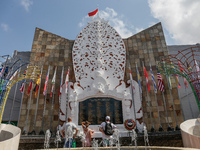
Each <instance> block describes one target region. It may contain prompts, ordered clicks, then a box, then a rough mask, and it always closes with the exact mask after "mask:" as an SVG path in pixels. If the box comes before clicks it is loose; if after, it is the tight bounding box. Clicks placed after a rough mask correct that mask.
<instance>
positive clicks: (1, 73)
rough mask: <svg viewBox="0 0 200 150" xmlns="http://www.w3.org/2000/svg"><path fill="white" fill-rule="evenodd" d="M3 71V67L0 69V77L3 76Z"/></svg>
mask: <svg viewBox="0 0 200 150" xmlns="http://www.w3.org/2000/svg"><path fill="white" fill-rule="evenodd" d="M4 71H5V66H4V67H3V68H2V69H1V72H0V77H2V76H3V74H4Z"/></svg>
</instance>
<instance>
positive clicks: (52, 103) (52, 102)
mask: <svg viewBox="0 0 200 150" xmlns="http://www.w3.org/2000/svg"><path fill="white" fill-rule="evenodd" d="M56 70H57V67H56V69H55V71H56ZM54 74H55V72H54ZM53 78H54V77H53ZM55 83H56V74H55ZM55 83H54V85H53V93H52V99H51V120H50V131H51V132H52V130H51V127H52V116H53V105H54V91H55Z"/></svg>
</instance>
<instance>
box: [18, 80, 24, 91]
mask: <svg viewBox="0 0 200 150" xmlns="http://www.w3.org/2000/svg"><path fill="white" fill-rule="evenodd" d="M24 86H25V82H23V83H22V86H21V87H20V89H19V90H20V91H21V92H22V93H23V91H24Z"/></svg>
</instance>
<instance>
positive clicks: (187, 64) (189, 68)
mask: <svg viewBox="0 0 200 150" xmlns="http://www.w3.org/2000/svg"><path fill="white" fill-rule="evenodd" d="M186 66H187V69H188V70H189V71H192V68H191V67H190V65H189V63H188V62H187V61H186Z"/></svg>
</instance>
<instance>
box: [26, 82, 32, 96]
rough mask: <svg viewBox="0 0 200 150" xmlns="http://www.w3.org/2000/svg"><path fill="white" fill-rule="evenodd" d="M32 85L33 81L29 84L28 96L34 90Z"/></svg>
mask: <svg viewBox="0 0 200 150" xmlns="http://www.w3.org/2000/svg"><path fill="white" fill-rule="evenodd" d="M32 84H33V82H32V81H31V82H30V84H29V87H28V91H27V94H30V92H31V89H32Z"/></svg>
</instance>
